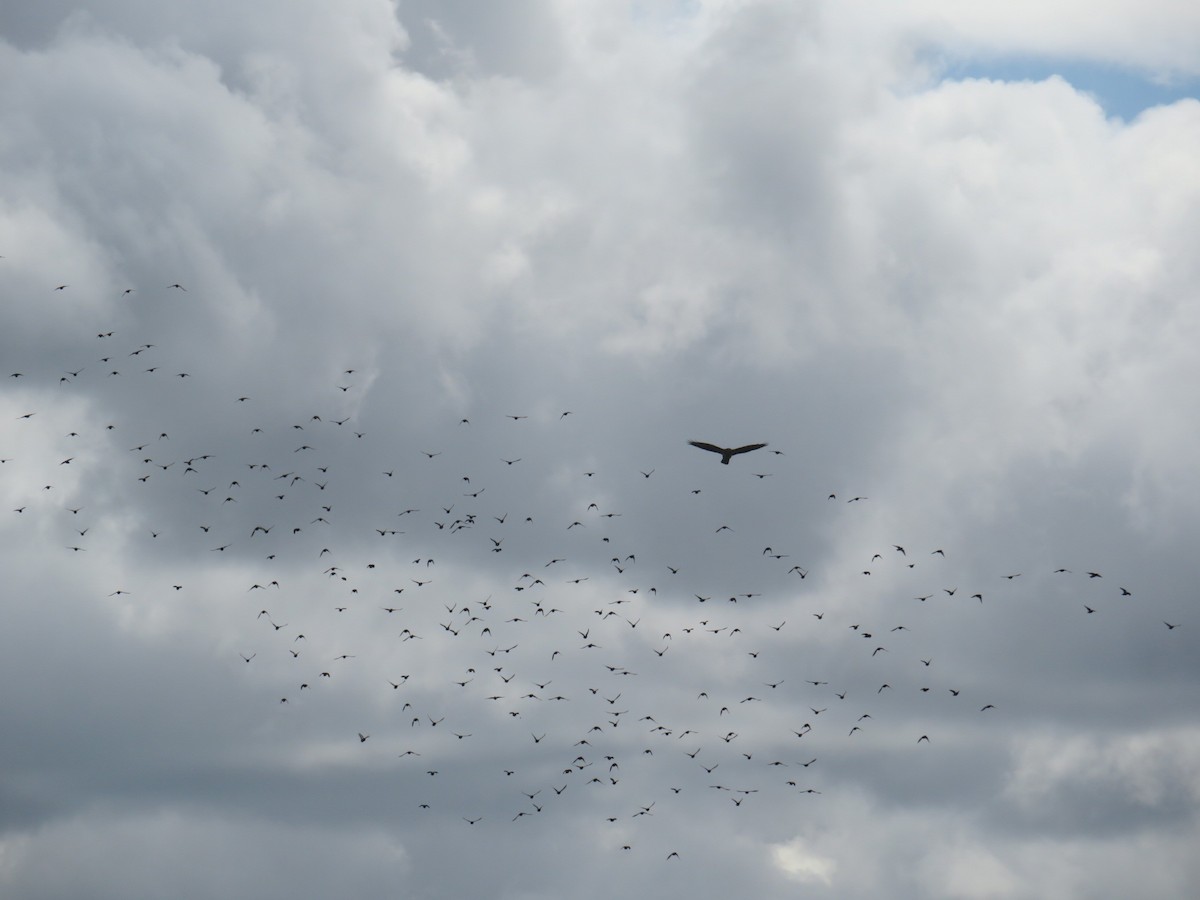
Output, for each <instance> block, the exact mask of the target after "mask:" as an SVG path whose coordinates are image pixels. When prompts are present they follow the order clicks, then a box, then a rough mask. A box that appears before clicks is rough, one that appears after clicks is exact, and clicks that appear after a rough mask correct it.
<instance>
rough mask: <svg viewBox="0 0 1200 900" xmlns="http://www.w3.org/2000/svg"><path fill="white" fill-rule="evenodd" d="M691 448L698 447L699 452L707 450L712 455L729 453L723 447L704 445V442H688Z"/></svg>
mask: <svg viewBox="0 0 1200 900" xmlns="http://www.w3.org/2000/svg"><path fill="white" fill-rule="evenodd" d="M688 443H689V444H691V445H692V446H693V447H699V448H700V449H701V450H708V451H710V452H712V453H720V454H725V453H728V452H729V451H728V450H726V449H725V448H724V447H718V446H717V445H716V444H706V443H705V442H704V441H688Z"/></svg>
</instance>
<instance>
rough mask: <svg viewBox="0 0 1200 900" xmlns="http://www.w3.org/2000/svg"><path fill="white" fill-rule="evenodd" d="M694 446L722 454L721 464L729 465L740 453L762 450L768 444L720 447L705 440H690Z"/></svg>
mask: <svg viewBox="0 0 1200 900" xmlns="http://www.w3.org/2000/svg"><path fill="white" fill-rule="evenodd" d="M688 443H689V444H691V445H692V446H693V447H699V448H700V449H701V450H707V451H709V452H710V453H719V454H721V465H724V466H727V465H729V460H731V459H733V457H735V456H737V455H738V454H739V453H749V452H750V451H751V450H760V449H762V448H763V447H765V446H767V445H766V444H746V445H745V446H744V447H718V446H717V445H716V444H708V443H705V442H704V441H688Z"/></svg>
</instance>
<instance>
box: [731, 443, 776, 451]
mask: <svg viewBox="0 0 1200 900" xmlns="http://www.w3.org/2000/svg"><path fill="white" fill-rule="evenodd" d="M765 446H767V445H766V444H747V445H746V446H745V447H735V448H734V449H732V450H726V451H725V452H726V453H749V452H750V451H751V450H761V449H762V448H763V447H765Z"/></svg>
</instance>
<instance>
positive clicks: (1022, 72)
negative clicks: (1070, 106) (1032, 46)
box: [941, 57, 1200, 121]
mask: <svg viewBox="0 0 1200 900" xmlns="http://www.w3.org/2000/svg"><path fill="white" fill-rule="evenodd" d="M1052 75H1057V76H1059V77H1060V78H1062V79H1063V80H1064V81H1066V82H1067V83H1069V84H1070V85H1072V86H1073V87H1074V88H1075V89H1076V90H1079V91H1083V92H1085V93H1087V94H1090V95H1091V96H1092V97H1094V98H1095V99H1096V102H1097V103H1099V104H1100V106H1101V108H1102V109H1103V110H1104V112H1105V115H1107V116H1109V117H1110V118H1118V119H1122V120H1124V121H1130V120H1132V119H1134V118H1136V117H1137V115H1138V114H1139V113H1141V112H1143V111H1145V110H1147V109H1150V108H1152V107H1155V106H1166V105H1169V104H1172V103H1175V102H1176V101H1178V100H1182V99H1185V98H1192V99H1200V77H1196V76H1192V75H1179V76H1172V77H1169V78H1167V77H1159V76H1157V75H1154V74H1151V73H1148V72H1145V71H1142V70H1138V69H1133V68H1126V67H1122V66H1116V65H1112V64H1107V63H1097V62H1090V61H1069V60H1062V59H1057V60H1056V59H1046V58H1043V57H1000V58H994V59H987V60H964V61H960V62H949V61H947V62H946V63H945V64H944V67H943V70H942V73H941V77H942V80H947V81H960V80H966V79H969V78H987V79H991V80H993V81H1044V80H1046V79H1047V78H1049V77H1051V76H1052Z"/></svg>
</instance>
